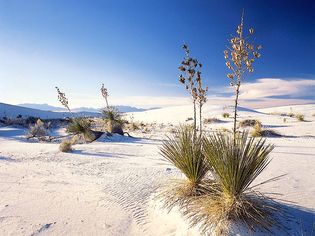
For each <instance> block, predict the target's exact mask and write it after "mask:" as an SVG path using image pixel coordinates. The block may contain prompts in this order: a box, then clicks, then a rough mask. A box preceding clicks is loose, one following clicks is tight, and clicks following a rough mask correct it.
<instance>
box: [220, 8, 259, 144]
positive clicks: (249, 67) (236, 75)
mask: <svg viewBox="0 0 315 236" xmlns="http://www.w3.org/2000/svg"><path fill="white" fill-rule="evenodd" d="M236 33H237V35H236V36H235V37H232V38H231V39H230V41H229V42H230V46H228V47H227V49H226V50H224V58H225V60H226V63H225V64H226V66H227V68H228V69H229V70H231V73H228V74H227V77H228V78H229V79H230V80H231V83H230V85H231V86H232V87H233V88H234V90H235V100H234V124H233V133H234V139H235V138H236V133H237V126H236V122H237V106H238V99H239V94H240V86H241V83H242V82H243V81H244V79H245V78H246V77H247V76H248V74H250V73H252V72H253V71H254V68H253V63H254V61H255V60H256V59H258V58H260V56H261V54H260V53H259V50H260V49H261V48H262V47H261V45H258V46H254V44H253V43H252V41H251V37H252V36H253V33H254V29H253V28H250V29H249V35H247V36H245V35H244V11H243V13H242V16H241V23H240V25H239V26H238V27H237V30H236Z"/></svg>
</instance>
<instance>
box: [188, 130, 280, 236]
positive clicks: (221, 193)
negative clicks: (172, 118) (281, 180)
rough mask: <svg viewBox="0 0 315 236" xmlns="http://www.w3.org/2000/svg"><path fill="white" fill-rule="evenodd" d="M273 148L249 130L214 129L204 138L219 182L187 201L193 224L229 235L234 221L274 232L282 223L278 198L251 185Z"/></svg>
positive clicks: (214, 177) (213, 174)
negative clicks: (277, 204)
mask: <svg viewBox="0 0 315 236" xmlns="http://www.w3.org/2000/svg"><path fill="white" fill-rule="evenodd" d="M273 148H274V146H273V145H270V144H266V143H265V140H264V139H255V138H249V137H248V133H247V132H244V133H242V134H238V135H237V136H236V138H235V139H234V136H233V135H232V134H226V133H224V134H223V133H215V134H212V135H209V137H208V138H207V139H204V140H203V150H204V156H205V160H206V162H207V163H208V165H209V166H211V174H212V176H213V180H214V182H215V183H216V184H217V185H215V189H211V188H210V190H209V191H208V193H206V194H204V195H202V196H199V197H196V198H195V199H194V201H191V203H190V204H189V205H187V210H186V211H185V212H184V214H185V215H186V216H188V218H189V219H190V220H191V223H192V225H199V226H200V227H201V229H202V231H203V232H212V233H215V234H218V235H221V234H223V235H228V234H229V232H230V230H231V226H232V225H236V226H237V225H239V226H246V228H247V230H249V231H256V230H262V231H266V232H271V231H272V228H273V226H275V225H279V226H280V225H281V223H280V222H279V221H278V220H277V217H276V215H277V211H278V210H279V209H278V207H275V205H276V204H275V202H274V201H273V200H272V198H270V197H267V196H265V195H264V194H262V193H260V192H258V191H256V190H254V188H255V186H252V183H253V181H254V180H255V179H256V177H257V176H258V175H259V174H260V173H261V172H262V171H263V170H264V169H265V168H266V167H267V165H268V164H269V162H270V159H269V153H270V152H271V151H272V150H273ZM272 180H275V179H272ZM270 181H271V180H270ZM259 185H260V184H258V185H256V186H259Z"/></svg>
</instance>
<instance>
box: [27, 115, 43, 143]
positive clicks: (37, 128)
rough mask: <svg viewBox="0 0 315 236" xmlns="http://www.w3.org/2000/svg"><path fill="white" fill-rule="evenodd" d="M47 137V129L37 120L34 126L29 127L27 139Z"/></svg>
mask: <svg viewBox="0 0 315 236" xmlns="http://www.w3.org/2000/svg"><path fill="white" fill-rule="evenodd" d="M47 135H48V129H47V127H46V126H45V124H44V122H43V121H41V120H40V119H38V120H37V121H36V124H34V125H30V127H29V130H28V134H27V138H33V137H44V136H47Z"/></svg>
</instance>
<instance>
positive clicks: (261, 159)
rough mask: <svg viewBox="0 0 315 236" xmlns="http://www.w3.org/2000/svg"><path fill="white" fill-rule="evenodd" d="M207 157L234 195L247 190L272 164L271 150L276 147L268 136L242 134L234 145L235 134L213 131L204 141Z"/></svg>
mask: <svg viewBox="0 0 315 236" xmlns="http://www.w3.org/2000/svg"><path fill="white" fill-rule="evenodd" d="M203 146H204V154H205V159H206V161H207V162H208V164H209V165H210V166H211V167H212V169H213V175H214V177H215V179H216V181H217V182H218V183H220V184H221V186H222V190H223V192H225V193H226V194H228V195H229V196H231V197H238V196H239V195H240V194H242V193H244V192H245V191H246V190H247V189H248V188H249V186H250V185H251V183H252V182H253V181H254V180H255V179H256V177H257V176H258V175H259V174H260V173H261V172H262V171H263V170H264V169H265V168H266V166H267V165H268V164H269V162H270V159H269V156H268V155H269V153H270V152H271V151H272V150H273V148H274V146H273V145H270V144H266V143H265V139H255V138H248V133H247V132H244V133H243V134H241V135H239V136H238V137H237V138H236V140H235V144H234V140H233V135H230V134H223V133H218V134H212V135H210V136H209V137H208V138H207V139H204V140H203Z"/></svg>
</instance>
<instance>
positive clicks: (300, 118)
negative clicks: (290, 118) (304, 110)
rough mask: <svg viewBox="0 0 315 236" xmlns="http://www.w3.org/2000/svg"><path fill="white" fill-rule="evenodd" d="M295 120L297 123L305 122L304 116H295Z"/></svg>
mask: <svg viewBox="0 0 315 236" xmlns="http://www.w3.org/2000/svg"><path fill="white" fill-rule="evenodd" d="M295 118H296V119H297V120H298V121H305V120H304V115H302V114H295Z"/></svg>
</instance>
